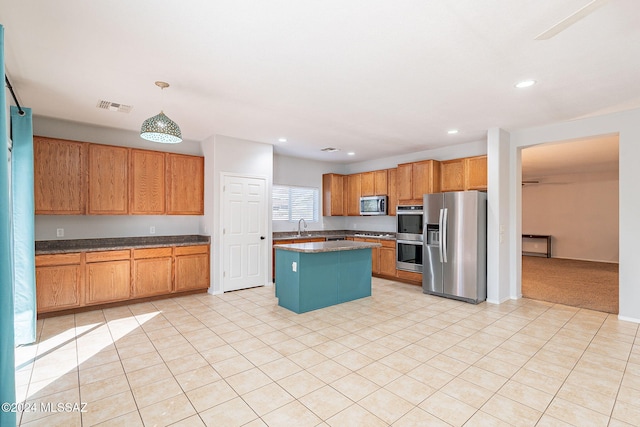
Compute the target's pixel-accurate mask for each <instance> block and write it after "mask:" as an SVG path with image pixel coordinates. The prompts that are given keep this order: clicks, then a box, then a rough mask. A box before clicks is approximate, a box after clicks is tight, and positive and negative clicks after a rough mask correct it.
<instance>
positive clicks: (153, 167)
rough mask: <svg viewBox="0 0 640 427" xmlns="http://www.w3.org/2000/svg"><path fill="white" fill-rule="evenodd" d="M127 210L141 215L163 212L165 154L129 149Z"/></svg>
mask: <svg viewBox="0 0 640 427" xmlns="http://www.w3.org/2000/svg"><path fill="white" fill-rule="evenodd" d="M130 164H131V166H130V170H129V203H130V204H129V212H130V213H132V214H141V215H161V214H164V213H165V197H166V192H165V182H164V180H165V154H164V153H161V152H158V151H149V150H135V149H133V150H131V153H130Z"/></svg>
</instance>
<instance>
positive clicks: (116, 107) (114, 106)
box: [96, 101, 133, 113]
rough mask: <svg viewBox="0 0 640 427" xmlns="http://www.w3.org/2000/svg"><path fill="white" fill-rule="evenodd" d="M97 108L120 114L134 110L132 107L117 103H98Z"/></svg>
mask: <svg viewBox="0 0 640 427" xmlns="http://www.w3.org/2000/svg"><path fill="white" fill-rule="evenodd" d="M96 107H98V108H101V109H103V110H109V111H117V112H119V113H128V112H130V111H131V109H132V108H133V107H132V106H131V105H124V104H118V103H117V102H110V101H98V105H96Z"/></svg>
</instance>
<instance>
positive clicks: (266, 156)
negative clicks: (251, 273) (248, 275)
mask: <svg viewBox="0 0 640 427" xmlns="http://www.w3.org/2000/svg"><path fill="white" fill-rule="evenodd" d="M202 151H203V153H204V158H205V171H204V177H205V185H204V188H205V194H204V203H205V208H204V217H203V218H202V224H201V230H202V232H203V233H204V234H208V235H210V236H211V286H210V288H209V292H210V293H221V292H222V273H223V272H222V239H221V235H222V233H221V224H222V219H221V216H220V208H221V201H222V193H221V182H222V174H225V173H226V174H229V173H232V174H239V175H246V176H251V177H264V178H265V179H266V180H267V198H268V201H267V202H268V208H267V211H268V215H269V218H268V220H267V228H268V230H266V233H267V239H266V240H265V248H266V249H265V251H266V252H267V253H268V261H267V266H268V268H267V269H270V268H271V267H270V266H271V246H272V239H271V233H272V227H271V197H270V195H271V187H272V183H273V146H272V145H269V144H262V143H258V142H253V141H246V140H242V139H237V138H231V137H228V136H222V135H215V136H212V137H210V138H208V139H206V140H205V141H203V142H202ZM267 276H268V277H271V276H270V275H269V274H266V275H265V285H266V284H269V283H270V282H269V281H268V277H267Z"/></svg>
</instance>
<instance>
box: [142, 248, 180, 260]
mask: <svg viewBox="0 0 640 427" xmlns="http://www.w3.org/2000/svg"><path fill="white" fill-rule="evenodd" d="M170 256H171V248H152V249H134V250H133V258H134V259H142V258H164V257H170Z"/></svg>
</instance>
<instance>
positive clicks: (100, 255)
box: [86, 249, 131, 262]
mask: <svg viewBox="0 0 640 427" xmlns="http://www.w3.org/2000/svg"><path fill="white" fill-rule="evenodd" d="M130 256H131V252H130V251H129V250H128V249H125V250H121V251H100V252H87V258H86V260H87V262H102V261H119V260H128V259H129V257H130Z"/></svg>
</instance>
